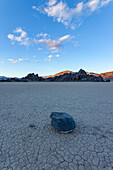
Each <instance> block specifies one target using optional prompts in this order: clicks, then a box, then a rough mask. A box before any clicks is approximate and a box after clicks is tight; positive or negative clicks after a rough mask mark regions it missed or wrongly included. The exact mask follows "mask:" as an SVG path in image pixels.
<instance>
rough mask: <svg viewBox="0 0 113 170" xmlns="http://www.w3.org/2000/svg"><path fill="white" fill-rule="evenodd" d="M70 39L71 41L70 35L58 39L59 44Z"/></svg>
mask: <svg viewBox="0 0 113 170" xmlns="http://www.w3.org/2000/svg"><path fill="white" fill-rule="evenodd" d="M70 39H71V37H70V35H65V36H63V37H61V38H59V41H60V42H61V41H64V40H70Z"/></svg>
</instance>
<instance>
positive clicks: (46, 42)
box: [34, 35, 72, 51]
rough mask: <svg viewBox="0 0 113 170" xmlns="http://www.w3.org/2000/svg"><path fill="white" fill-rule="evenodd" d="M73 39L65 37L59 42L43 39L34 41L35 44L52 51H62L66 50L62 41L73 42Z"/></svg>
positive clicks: (68, 36)
mask: <svg viewBox="0 0 113 170" xmlns="http://www.w3.org/2000/svg"><path fill="white" fill-rule="evenodd" d="M71 38H72V37H71V36H70V35H65V36H63V37H60V38H59V39H57V40H52V39H47V38H42V39H34V42H35V43H37V44H44V45H45V46H46V47H47V48H49V49H50V50H53V51H55V50H56V51H57V50H58V49H59V50H62V49H63V48H64V47H63V45H62V44H61V42H62V41H66V40H68V41H69V40H71Z"/></svg>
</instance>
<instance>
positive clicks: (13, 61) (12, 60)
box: [8, 59, 18, 63]
mask: <svg viewBox="0 0 113 170" xmlns="http://www.w3.org/2000/svg"><path fill="white" fill-rule="evenodd" d="M8 60H9V61H11V63H17V62H18V60H14V59H8Z"/></svg>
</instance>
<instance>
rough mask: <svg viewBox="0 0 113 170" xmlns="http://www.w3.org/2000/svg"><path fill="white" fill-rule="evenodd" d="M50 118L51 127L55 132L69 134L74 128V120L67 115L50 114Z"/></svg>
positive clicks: (61, 113) (60, 113)
mask: <svg viewBox="0 0 113 170" xmlns="http://www.w3.org/2000/svg"><path fill="white" fill-rule="evenodd" d="M50 118H51V119H52V120H51V126H52V127H53V128H54V129H55V130H57V131H60V132H63V133H69V132H71V131H72V130H74V128H75V121H74V119H73V118H72V116H70V115H69V114H67V113H63V112H52V113H51V115H50Z"/></svg>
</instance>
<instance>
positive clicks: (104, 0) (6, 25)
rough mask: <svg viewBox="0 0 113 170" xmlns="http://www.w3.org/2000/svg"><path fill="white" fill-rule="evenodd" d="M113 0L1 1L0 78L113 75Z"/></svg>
mask: <svg viewBox="0 0 113 170" xmlns="http://www.w3.org/2000/svg"><path fill="white" fill-rule="evenodd" d="M112 16H113V1H112V0H88V1H85V0H84V1H79V0H78V1H75V0H47V1H45V0H40V1H38V0H29V1H28V0H10V1H9V0H0V76H3V75H4V76H12V77H13V76H17V77H22V76H25V75H27V74H28V73H30V72H34V73H38V74H39V75H40V76H43V75H50V74H55V73H57V72H60V71H64V70H72V71H78V70H79V69H80V68H82V69H84V70H86V71H89V72H90V71H91V72H96V73H102V72H107V71H113V19H112Z"/></svg>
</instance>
